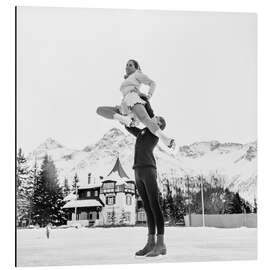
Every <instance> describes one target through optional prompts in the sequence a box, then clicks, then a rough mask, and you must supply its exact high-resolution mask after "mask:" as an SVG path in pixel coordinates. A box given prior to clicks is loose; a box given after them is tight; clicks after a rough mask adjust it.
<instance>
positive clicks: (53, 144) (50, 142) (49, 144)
mask: <svg viewBox="0 0 270 270" xmlns="http://www.w3.org/2000/svg"><path fill="white" fill-rule="evenodd" d="M56 148H63V145H61V144H60V143H59V142H57V141H56V140H54V139H53V138H51V137H48V138H47V139H46V140H45V141H44V142H43V143H42V144H40V145H39V146H38V149H46V150H51V149H56Z"/></svg>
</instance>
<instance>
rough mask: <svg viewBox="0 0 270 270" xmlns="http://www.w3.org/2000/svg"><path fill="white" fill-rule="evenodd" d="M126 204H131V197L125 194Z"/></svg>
mask: <svg viewBox="0 0 270 270" xmlns="http://www.w3.org/2000/svg"><path fill="white" fill-rule="evenodd" d="M126 204H127V205H131V204H132V198H131V196H130V195H127V196H126Z"/></svg>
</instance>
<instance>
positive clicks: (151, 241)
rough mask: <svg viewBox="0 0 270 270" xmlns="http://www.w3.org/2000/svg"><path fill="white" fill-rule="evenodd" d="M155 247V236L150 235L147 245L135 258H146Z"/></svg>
mask: <svg viewBox="0 0 270 270" xmlns="http://www.w3.org/2000/svg"><path fill="white" fill-rule="evenodd" d="M154 247H155V235H154V234H149V235H148V239H147V243H146V245H145V246H144V248H143V249H140V250H139V251H137V252H136V253H135V256H144V255H146V254H147V253H149V252H150V251H151V250H152V249H153V248H154Z"/></svg>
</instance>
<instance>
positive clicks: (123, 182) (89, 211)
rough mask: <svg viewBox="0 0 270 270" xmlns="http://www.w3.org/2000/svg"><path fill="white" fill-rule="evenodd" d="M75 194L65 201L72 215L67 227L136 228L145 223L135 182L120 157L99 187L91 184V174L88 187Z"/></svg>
mask: <svg viewBox="0 0 270 270" xmlns="http://www.w3.org/2000/svg"><path fill="white" fill-rule="evenodd" d="M76 193H77V194H76V195H75V196H74V194H70V195H68V196H67V197H66V198H65V201H67V203H66V204H65V205H64V207H63V208H64V209H67V211H68V213H69V218H68V222H67V224H68V225H71V224H72V223H73V224H74V223H80V224H81V225H82V226H89V225H95V226H106V225H112V224H114V225H117V224H126V225H135V224H137V223H145V222H146V214H145V211H144V209H143V204H142V200H141V198H140V197H139V195H138V192H137V188H136V185H135V181H134V180H131V179H130V178H129V177H128V175H127V174H126V172H125V171H124V169H123V167H122V165H121V163H120V160H119V157H118V158H117V160H116V162H115V165H114V167H113V168H112V170H111V171H110V173H109V174H108V175H107V176H106V177H100V183H98V184H94V183H92V182H91V174H88V185H86V186H79V187H77V190H76Z"/></svg>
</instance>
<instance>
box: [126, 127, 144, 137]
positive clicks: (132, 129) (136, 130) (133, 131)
mask: <svg viewBox="0 0 270 270" xmlns="http://www.w3.org/2000/svg"><path fill="white" fill-rule="evenodd" d="M125 129H126V130H127V131H128V132H129V133H131V134H132V135H134V136H135V137H137V136H138V134H139V133H140V131H141V129H140V128H137V127H127V126H125Z"/></svg>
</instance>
